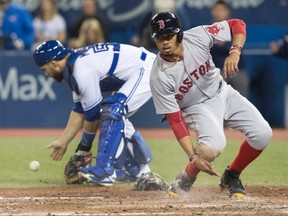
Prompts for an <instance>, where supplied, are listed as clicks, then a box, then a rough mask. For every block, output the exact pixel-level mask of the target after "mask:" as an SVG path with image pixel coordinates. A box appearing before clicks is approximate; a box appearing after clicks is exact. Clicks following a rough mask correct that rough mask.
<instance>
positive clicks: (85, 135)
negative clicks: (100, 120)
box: [81, 130, 95, 146]
mask: <svg viewBox="0 0 288 216" xmlns="http://www.w3.org/2000/svg"><path fill="white" fill-rule="evenodd" d="M94 138H95V133H89V132H86V131H85V130H83V132H82V139H81V144H82V145H84V146H91V145H92V142H93V140H94Z"/></svg>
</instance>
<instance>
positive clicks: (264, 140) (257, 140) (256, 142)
mask: <svg viewBox="0 0 288 216" xmlns="http://www.w3.org/2000/svg"><path fill="white" fill-rule="evenodd" d="M272 136H273V132H272V129H271V127H270V126H269V124H268V123H267V124H265V125H262V126H261V127H259V129H258V131H257V133H256V134H255V135H254V136H252V137H250V138H249V137H248V143H249V144H250V145H251V146H252V147H253V148H255V149H257V150H263V149H265V148H266V147H267V146H268V144H269V142H270V141H271V139H272Z"/></svg>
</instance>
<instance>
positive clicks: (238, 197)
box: [231, 193, 246, 199]
mask: <svg viewBox="0 0 288 216" xmlns="http://www.w3.org/2000/svg"><path fill="white" fill-rule="evenodd" d="M231 197H233V198H237V199H244V198H245V197H246V196H245V194H241V193H234V194H231Z"/></svg>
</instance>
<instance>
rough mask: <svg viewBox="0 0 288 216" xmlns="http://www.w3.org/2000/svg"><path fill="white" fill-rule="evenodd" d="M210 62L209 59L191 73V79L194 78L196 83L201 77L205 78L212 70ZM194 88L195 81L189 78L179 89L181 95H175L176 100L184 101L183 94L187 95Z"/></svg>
mask: <svg viewBox="0 0 288 216" xmlns="http://www.w3.org/2000/svg"><path fill="white" fill-rule="evenodd" d="M210 67H211V66H210V62H209V59H208V60H207V61H206V62H205V63H204V64H201V65H200V66H199V67H198V69H195V70H193V71H191V72H190V73H189V75H190V76H191V77H193V78H194V79H193V80H194V81H197V80H199V78H200V76H204V75H205V74H206V73H207V72H208V71H209V70H210ZM192 86H193V81H192V78H190V77H187V78H185V79H184V80H183V81H182V85H180V87H179V89H178V90H179V92H181V94H180V93H179V94H176V95H175V99H176V100H182V99H183V97H184V96H183V94H185V93H187V92H188V91H189V89H190V88H191V87H192Z"/></svg>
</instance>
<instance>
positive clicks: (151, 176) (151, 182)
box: [133, 172, 168, 191]
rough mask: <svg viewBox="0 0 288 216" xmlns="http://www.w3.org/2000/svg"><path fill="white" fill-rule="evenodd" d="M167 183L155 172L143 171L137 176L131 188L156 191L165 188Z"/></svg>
mask: <svg viewBox="0 0 288 216" xmlns="http://www.w3.org/2000/svg"><path fill="white" fill-rule="evenodd" d="M167 188H168V184H167V183H166V182H165V181H164V180H163V178H162V177H161V176H159V175H158V174H157V173H153V172H148V173H143V174H142V175H141V176H140V177H138V178H137V180H136V182H135V184H134V187H133V190H137V191H142V190H143V191H157V190H161V191H164V190H167Z"/></svg>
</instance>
